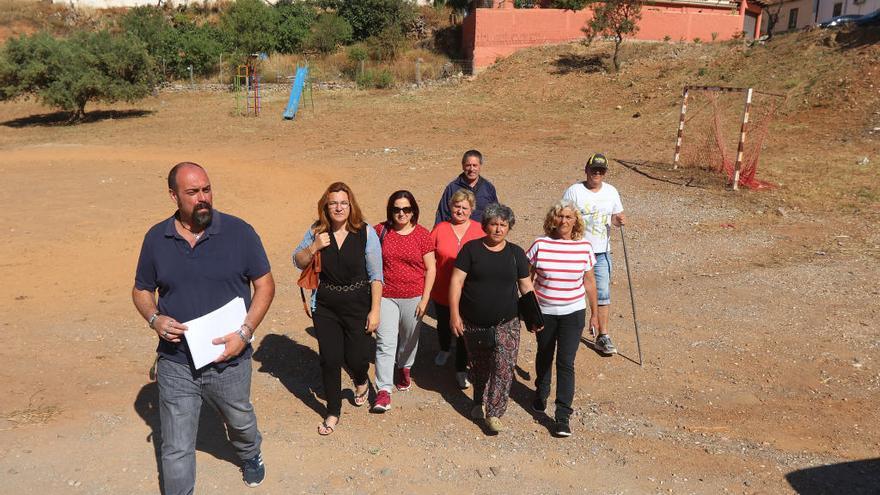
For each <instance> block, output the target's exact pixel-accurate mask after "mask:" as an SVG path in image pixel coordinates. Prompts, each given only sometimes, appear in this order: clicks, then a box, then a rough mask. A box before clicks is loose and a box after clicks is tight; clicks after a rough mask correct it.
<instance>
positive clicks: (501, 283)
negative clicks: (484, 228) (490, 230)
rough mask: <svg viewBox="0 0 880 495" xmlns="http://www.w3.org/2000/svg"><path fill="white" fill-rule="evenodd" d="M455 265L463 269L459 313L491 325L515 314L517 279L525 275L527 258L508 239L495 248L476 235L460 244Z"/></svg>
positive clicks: (474, 320) (467, 319)
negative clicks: (488, 246)
mask: <svg viewBox="0 0 880 495" xmlns="http://www.w3.org/2000/svg"><path fill="white" fill-rule="evenodd" d="M455 267H456V268H458V269H459V270H461V271H463V272H465V273H467V277H466V278H465V280H464V287H462V290H461V301H460V303H459V313H461V317H462V318H463V319H464V320H465V321H467V322H468V323H470V324H472V325H478V326H484V327H488V326H495V325H498V324H499V323H503V322H505V321H508V320H510V319H511V318H514V317H515V316H516V315H517V312H518V311H517V308H518V306H517V304H518V302H519V296H518V294H519V288H518V286H517V282H518V281H519V279H522V278H526V277H528V276H529V260H528V258H526V253H525V252H524V251H523V249H522V248H521V247H519V246H517V245H516V244H514V243H512V242H509V241H508V242H507V245H506V246H505V247H504V248H503V249H502V250H501V251H498V252H495V251H490V250H489V248H487V247H486V246H485V245H484V244H483V241H482V240H480V239H477V240H473V241H470V242H468V243H467V244H465V245H464V246H462V248H461V252H459V253H458V258H456V260H455Z"/></svg>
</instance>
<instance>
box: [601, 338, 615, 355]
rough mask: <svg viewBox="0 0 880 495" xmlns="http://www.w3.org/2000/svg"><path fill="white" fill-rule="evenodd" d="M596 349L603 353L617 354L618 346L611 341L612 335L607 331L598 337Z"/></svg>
mask: <svg viewBox="0 0 880 495" xmlns="http://www.w3.org/2000/svg"><path fill="white" fill-rule="evenodd" d="M596 349H599V352H601V353H603V354H609V355H610V354H617V347H614V343H613V342H611V337H609V336H608V334H607V333H603V334H601V335H599V337H597V338H596Z"/></svg>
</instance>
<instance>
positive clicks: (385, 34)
mask: <svg viewBox="0 0 880 495" xmlns="http://www.w3.org/2000/svg"><path fill="white" fill-rule="evenodd" d="M366 43H367V47H369V50H370V55H371V56H372V57H373V59H374V60H382V61H390V60H394V59H396V58H397V54H398V53H399V52H400V51H401V50H402V49H403V47H404V45H405V44H406V36H404V35H403V33H402V32H401V31H400V28H399V27H398V26H389V27H387V28H385V29H384V30H383V31H382V32H381V33H379V34H377V35H376V36H371V37H369V38H367V41H366Z"/></svg>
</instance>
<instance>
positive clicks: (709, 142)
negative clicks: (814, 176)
mask: <svg viewBox="0 0 880 495" xmlns="http://www.w3.org/2000/svg"><path fill="white" fill-rule="evenodd" d="M697 92H699V94H703V95H707V96H708V98H707V99H708V100H709V102H710V103H711V105H712V115H711V122H709V123H706V124H705V125H704V127H707V128H710V129H703V130H702V132H706V133H708V132H711V135H710V136H708V137H707V139H706V142H705V143H704V145H703V149H701V150H700V151H701V152H702V155H703V156H701V157H699V159H702V161H704V162H706V163H698V164H697V165H703V166H707V165H709V164H714V163H718V164H719V165H718V166H717V168H719V169H721V171H723V172H725V173H726V174H727V176H728V177H727V179H728V182H729V184H730V185H731V187H732V188H733V190H738V189H739V186H740V185H745V186H748V187H752V188H760V187H768V186H769V184H767V183H764V182H761V181H758V180H757V179H755V178H754V173H755V169H756V168H757V161H758V156H759V154H760V147H761V145H762V144H763V141H764V139H765V137H766V136H767V130H768V129H767V127H768V125H769V123H770V120H771V118H772V115H773V114H774V113H775V111H776V108H777V107H778V105H779V103H780V102H781V100H782V98H784V95H781V94H778V93H770V92H767V91H758V90H755V89H754V88H736V87H726V86H690V85H689V86H685V87H684V88H683V90H682V98H681V111H680V113H679V119H678V130H677V133H676V138H675V153H674V155H673V159H672V164H673V169H678V168H679V166H681V165H682V149H683V144H684V131H685V124H686V123H687V122H688V121H689V120H690V119H688V118H687V115H688V104H689V102H692V101H693V97H694V94H695V93H697ZM724 93H741V94H743V95H744V99H743V106H742V118H741V120H740V122H739V133H738V139H737V147H736V154H735V155H734V156H733V157H731V156H729V155H728V153H727V151H726V146H725V142H724V131H723V127H724V126H723V116H722V115H721V114H722V113H723V110H722V109H719V106H718V104H717V99H718V96H717V95H719V94H724ZM756 94H761V95H765V96H767V97H769V98H768V99H767V100H766V102H765V106H766V108H764V112H763V113H762V115H761V117H762V118H761V119H760V121H759V122H757V123H755V122H754V119H752V118H751V117H752V115H751V114H752V105H753V99H754V97H755V95H756ZM707 105H708V104H707ZM755 124H757V125H755ZM697 132H698V133H699V132H700V130H698V131H697ZM753 138H754V140H755V142H754V143H749V144H751V146H749V147H747V139H749V140H752V139H753ZM696 146H699V143H694V145H693V146H691V147H692V148H693V147H696ZM744 164H745V165H746V168H747V171H746V174H745V175H744V174H743V167H744Z"/></svg>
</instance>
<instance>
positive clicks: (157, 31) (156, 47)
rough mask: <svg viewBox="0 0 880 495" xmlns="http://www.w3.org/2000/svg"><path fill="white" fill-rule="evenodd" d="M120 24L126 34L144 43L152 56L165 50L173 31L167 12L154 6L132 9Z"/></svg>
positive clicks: (121, 19)
mask: <svg viewBox="0 0 880 495" xmlns="http://www.w3.org/2000/svg"><path fill="white" fill-rule="evenodd" d="M119 24H120V27H121V28H122V29H123V30H124V31H125V32H126V33H128V34H131V35H134V36H136V37H137V38H138V39H140V40H141V41H143V42H144V44H145V45H146V46H147V51H149V52H150V54H152V55H156V54H158V53H160V52H161V51H162V50H163V48H164V47H163V45H164V44H165V41H166V37H167V36H168V32H169V31H171V30H172V29H173V28H172V26H171V23H170V22H169V21H168V19H167V18H166V17H165V12H163V11H162V10H161V9H158V8H156V7H152V6H149V7H148V6H142V7H134V8H132V9H131V10H129V11H128V12H126V13H125V15H123V16H122V18H120V20H119Z"/></svg>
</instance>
